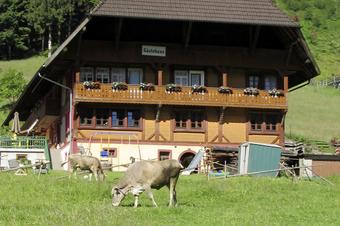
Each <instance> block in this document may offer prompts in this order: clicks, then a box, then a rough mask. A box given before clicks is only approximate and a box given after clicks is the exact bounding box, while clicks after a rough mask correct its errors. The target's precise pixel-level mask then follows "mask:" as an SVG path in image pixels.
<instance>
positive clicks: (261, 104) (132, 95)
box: [74, 83, 287, 109]
mask: <svg viewBox="0 0 340 226" xmlns="http://www.w3.org/2000/svg"><path fill="white" fill-rule="evenodd" d="M74 90H75V101H78V102H106V103H131V104H163V105H192V106H217V107H218V106H226V107H246V108H277V109H286V108H287V101H286V94H285V95H283V96H278V97H274V96H270V95H269V94H268V92H267V91H264V90H260V92H259V94H258V95H256V96H251V95H245V94H244V93H243V89H232V94H222V93H219V92H218V91H217V87H207V92H206V93H193V92H192V91H191V87H183V88H182V91H181V92H168V91H166V87H165V86H155V91H142V90H140V89H139V85H128V89H127V90H112V87H111V84H101V85H100V88H99V89H86V88H85V87H84V86H83V84H81V83H78V84H75V88H74Z"/></svg>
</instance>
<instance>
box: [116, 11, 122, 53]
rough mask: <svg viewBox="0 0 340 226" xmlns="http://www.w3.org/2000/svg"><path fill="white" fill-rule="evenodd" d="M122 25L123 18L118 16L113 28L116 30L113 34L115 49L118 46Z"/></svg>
mask: <svg viewBox="0 0 340 226" xmlns="http://www.w3.org/2000/svg"><path fill="white" fill-rule="evenodd" d="M122 26H123V18H119V19H118V21H117V22H116V26H115V28H116V29H115V30H116V35H115V47H116V50H117V49H118V48H119V42H120V36H121V33H122Z"/></svg>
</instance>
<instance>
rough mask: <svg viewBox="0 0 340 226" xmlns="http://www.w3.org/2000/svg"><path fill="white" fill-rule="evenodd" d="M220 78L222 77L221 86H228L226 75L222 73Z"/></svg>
mask: <svg viewBox="0 0 340 226" xmlns="http://www.w3.org/2000/svg"><path fill="white" fill-rule="evenodd" d="M222 77H223V86H228V74H227V73H222Z"/></svg>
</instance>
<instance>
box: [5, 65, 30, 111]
mask: <svg viewBox="0 0 340 226" xmlns="http://www.w3.org/2000/svg"><path fill="white" fill-rule="evenodd" d="M25 85H26V81H25V79H24V77H23V73H22V72H18V71H16V70H13V69H10V70H8V71H7V72H5V73H4V74H3V76H2V77H1V78H0V98H3V99H7V100H9V102H10V103H9V104H10V105H11V104H13V103H14V102H15V101H16V100H17V98H18V97H19V96H20V94H21V93H22V92H23V90H24V88H25Z"/></svg>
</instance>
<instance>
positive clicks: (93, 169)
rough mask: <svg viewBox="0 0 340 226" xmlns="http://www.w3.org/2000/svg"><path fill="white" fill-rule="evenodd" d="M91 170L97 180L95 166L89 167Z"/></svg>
mask: <svg viewBox="0 0 340 226" xmlns="http://www.w3.org/2000/svg"><path fill="white" fill-rule="evenodd" d="M91 172H92V174H93V175H94V178H95V179H96V181H98V170H97V169H96V168H95V167H91Z"/></svg>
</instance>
